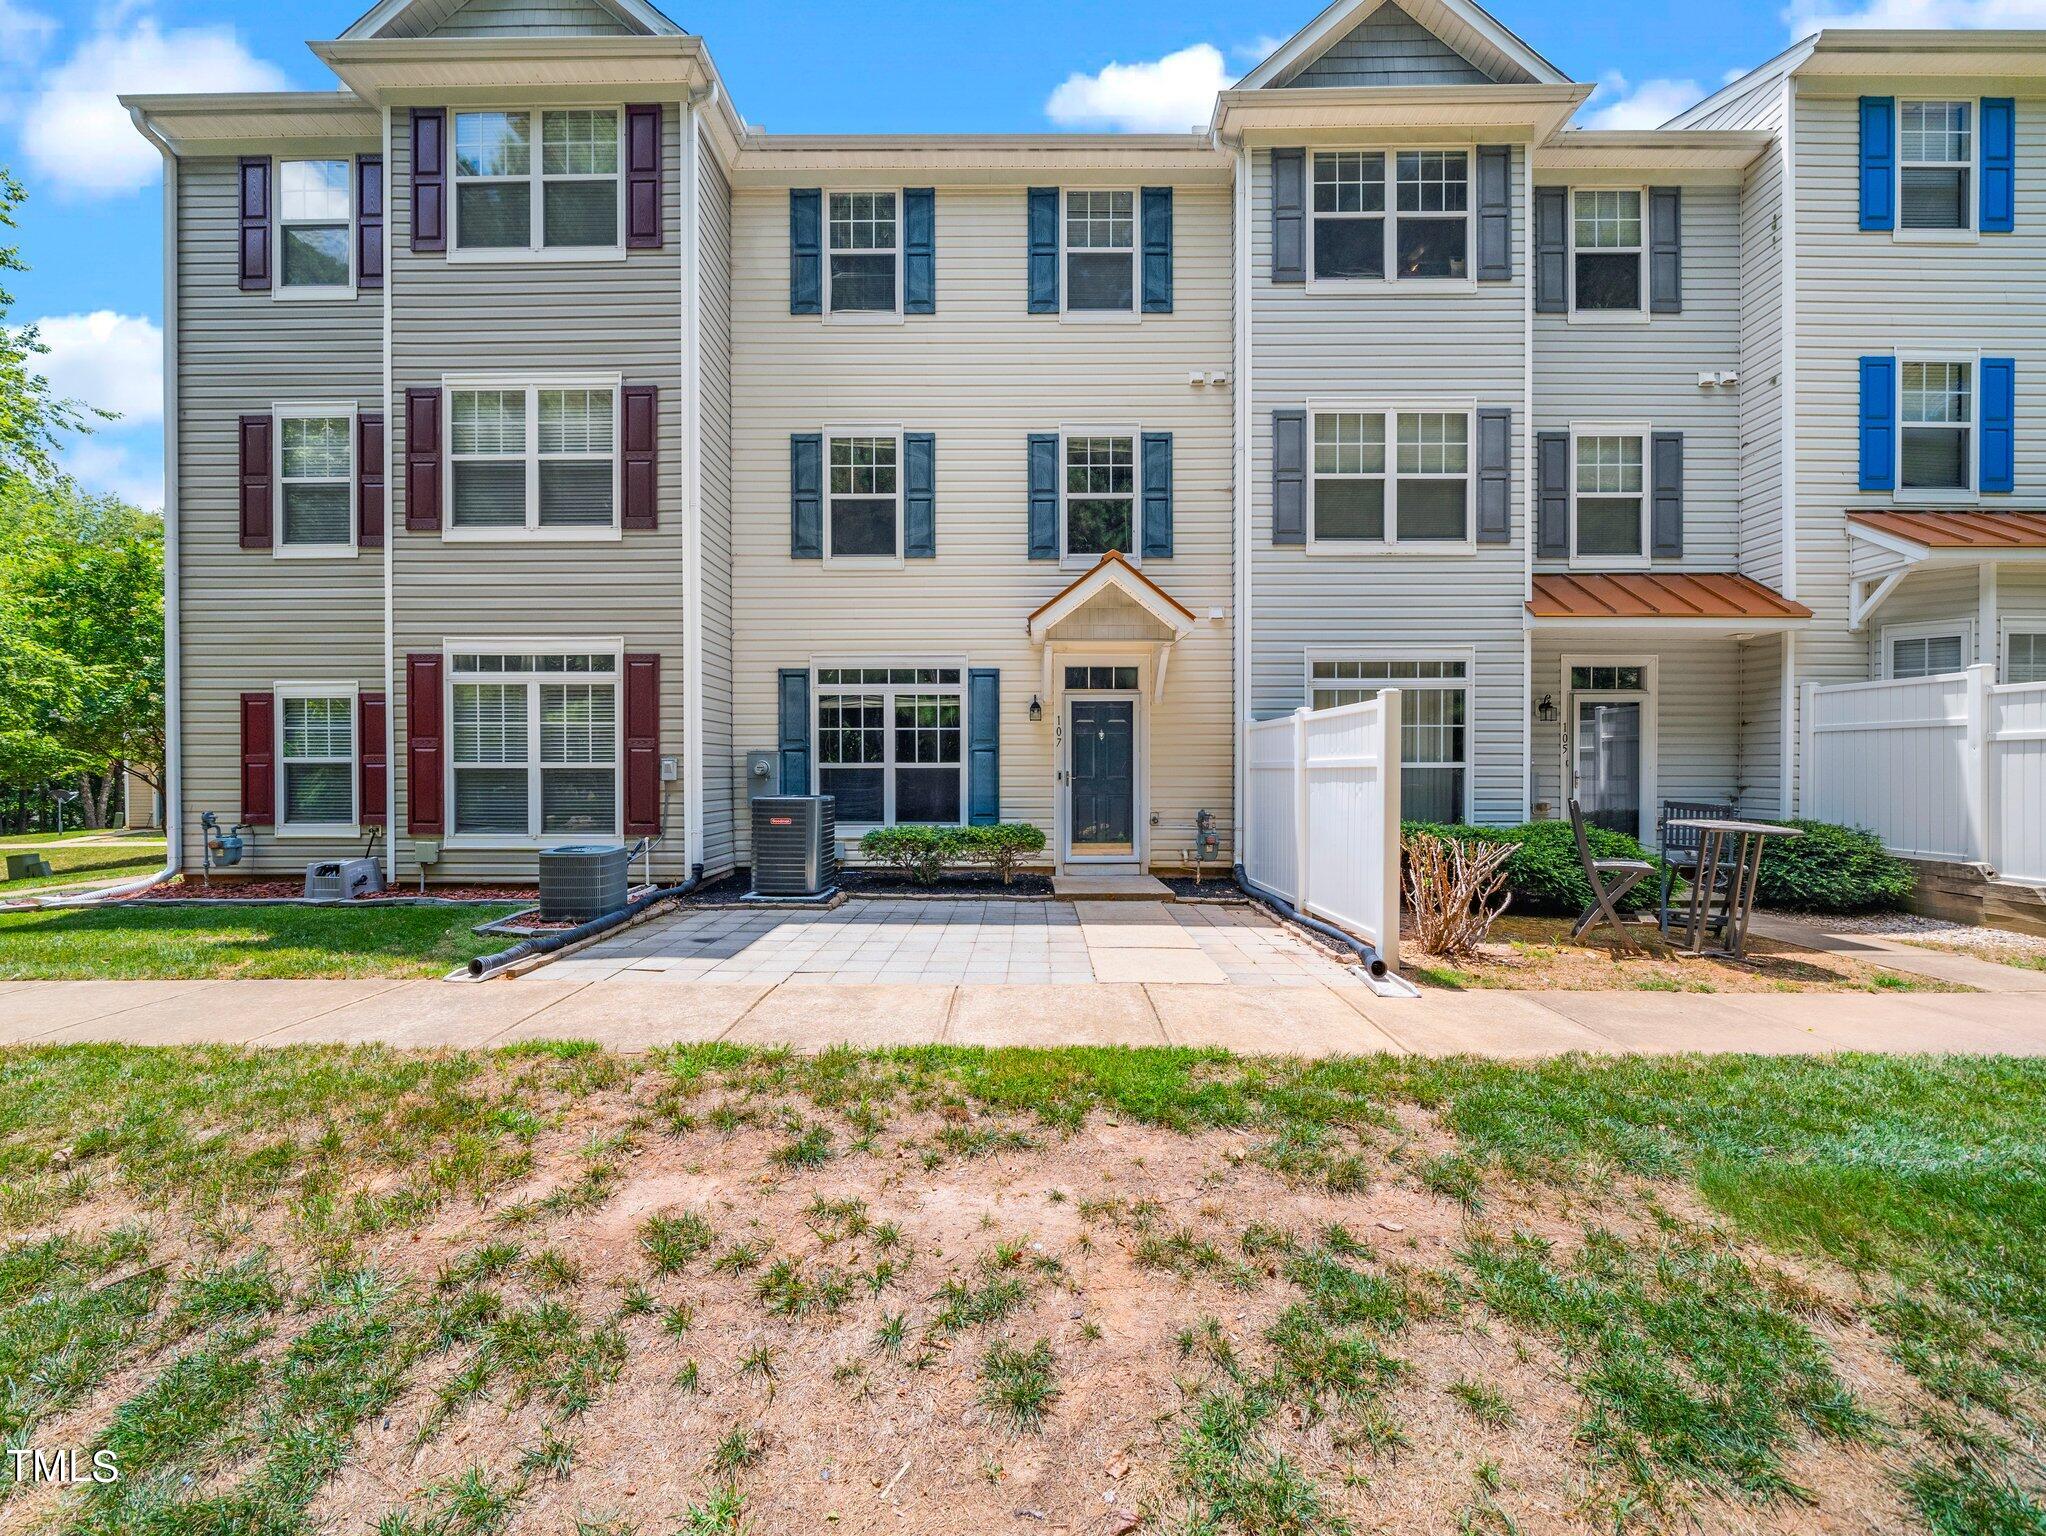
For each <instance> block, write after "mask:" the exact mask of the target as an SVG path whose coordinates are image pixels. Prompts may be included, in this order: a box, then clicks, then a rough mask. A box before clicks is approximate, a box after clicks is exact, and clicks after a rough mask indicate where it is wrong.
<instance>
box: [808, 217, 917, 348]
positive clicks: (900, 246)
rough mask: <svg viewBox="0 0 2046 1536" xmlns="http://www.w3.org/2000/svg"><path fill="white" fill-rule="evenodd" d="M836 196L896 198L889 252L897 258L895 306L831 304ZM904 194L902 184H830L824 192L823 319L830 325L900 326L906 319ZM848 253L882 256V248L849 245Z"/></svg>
mask: <svg viewBox="0 0 2046 1536" xmlns="http://www.w3.org/2000/svg"><path fill="white" fill-rule="evenodd" d="M834 197H892V198H894V199H895V245H894V247H893V248H892V250H891V251H890V252H888V253H887V254H891V255H893V256H894V258H895V307H894V308H893V309H835V308H833V307H832V303H831V257H832V254H833V248H832V244H831V200H832V199H833V198H834ZM902 209H903V197H902V188H900V187H828V188H826V189H825V192H824V206H823V220H824V230H823V246H824V271H823V287H824V319H825V322H826V323H827V324H829V325H900V324H902V320H903V305H902V300H903V281H904V272H903V269H904V267H905V266H906V265H907V264H908V263H907V257H906V252H905V248H904V243H903V228H902ZM846 254H848V255H858V256H879V255H882V254H884V253H883V252H882V251H880V250H878V249H876V250H863V249H859V248H857V247H848V248H847V252H846Z"/></svg>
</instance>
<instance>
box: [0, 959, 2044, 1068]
mask: <svg viewBox="0 0 2046 1536" xmlns="http://www.w3.org/2000/svg"><path fill="white" fill-rule="evenodd" d="M541 1039H575V1040H593V1041H596V1042H598V1043H600V1044H602V1045H605V1046H608V1047H610V1048H612V1049H616V1050H623V1051H640V1050H647V1049H650V1048H652V1047H656V1046H660V1045H667V1044H672V1043H676V1042H683V1041H710V1040H726V1041H731V1042H733V1043H735V1044H747V1045H789V1046H793V1047H795V1048H797V1049H799V1050H818V1049H822V1048H824V1047H826V1046H830V1045H836V1044H850V1045H854V1046H868V1047H871V1046H886V1045H913V1044H929V1043H933V1042H938V1043H946V1044H957V1045H988V1046H1000V1045H1021V1046H1051V1045H1083V1044H1084V1045H1154V1046H1158V1045H1179V1046H1219V1047H1222V1048H1224V1049H1227V1050H1232V1051H1242V1052H1257V1053H1273V1054H1285V1055H1301V1056H1321V1055H1339V1054H1358V1053H1369V1052H1392V1053H1412V1054H1418V1055H1429V1056H1440V1055H1456V1054H1472V1055H1482V1056H1500V1057H1539V1056H1553V1055H1559V1054H1562V1053H1564V1052H1567V1051H1586V1052H1594V1053H1608V1054H1620V1053H1646V1054H1662V1053H1673V1052H1694V1051H1695V1052H1714V1051H1742V1052H1758V1053H1765V1054H1785V1053H1791V1054H1796V1053H1804V1054H1824V1053H1829V1052H1835V1051H1898V1052H1916V1051H1925V1052H1961V1053H1991V1054H2011V1055H2030V1056H2036V1055H2046V1009H2042V1008H2041V1006H2040V998H2039V997H2038V996H2037V995H2036V994H2031V993H2024V992H2004V993H1988V992H1983V993H1913V994H1908V995H1902V996H1881V995H1874V994H1863V993H1853V994H1842V993H1834V994H1820V993H1794V994H1793V993H1715V994H1699V993H1660V992H1462V993H1448V992H1429V993H1426V994H1424V995H1423V996H1422V997H1420V998H1416V999H1388V998H1380V997H1377V996H1374V995H1373V994H1371V993H1370V992H1368V991H1366V990H1365V989H1364V988H1362V987H1360V986H1354V985H1323V984H1320V983H1306V984H1297V985H1292V986H1272V985H1269V984H1267V985H1239V984H1231V983H1223V984H1185V983H1168V982H1105V981H1093V982H1084V983H1074V984H1062V983H1057V982H1052V983H1031V984H1014V983H973V982H967V983H962V984H943V983H929V982H919V983H896V984H886V983H876V984H870V985H852V984H847V983H844V982H836V981H833V982H820V981H814V980H809V979H805V978H803V977H802V976H800V975H797V976H791V977H789V978H787V979H785V980H780V981H774V980H769V979H765V978H760V979H753V980H743V981H717V980H705V979H696V978H688V977H677V976H674V975H672V974H670V973H667V972H662V971H642V970H626V971H622V972H618V973H616V974H614V975H610V976H604V977H599V978H595V979H574V978H564V977H555V976H554V975H553V974H552V968H550V969H548V970H542V971H540V972H538V973H537V974H535V975H532V976H528V977H525V978H522V979H519V980H516V981H489V982H483V983H480V984H476V985H467V986H462V985H450V984H448V983H445V982H440V981H410V982H393V981H42V982H35V981H30V982H0V1045H22V1044H31V1043H32V1044H37V1045H58V1044H74V1043H81V1042H89V1041H123V1042H128V1043H132V1044H138V1045H187V1044H199V1043H212V1044H234V1045H248V1044H255V1045H293V1044H301V1043H310V1042H350V1043H353V1042H376V1043H380V1044H385V1045H391V1046H397V1047H406V1048H430V1047H468V1048H473V1047H479V1046H493V1045H507V1044H511V1043H513V1042H515V1041H521V1040H541Z"/></svg>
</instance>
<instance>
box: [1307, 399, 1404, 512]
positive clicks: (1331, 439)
mask: <svg viewBox="0 0 2046 1536" xmlns="http://www.w3.org/2000/svg"><path fill="white" fill-rule="evenodd" d="M1385 471H1386V462H1385V416H1384V414H1383V413H1382V412H1379V411H1322V412H1318V413H1317V414H1316V415H1315V418H1314V498H1313V500H1314V539H1315V542H1316V543H1318V544H1319V543H1338V542H1342V541H1346V540H1356V541H1359V542H1362V543H1366V544H1378V543H1383V542H1384V540H1385V503H1386V472H1385Z"/></svg>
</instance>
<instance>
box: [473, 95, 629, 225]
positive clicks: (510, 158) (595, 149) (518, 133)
mask: <svg viewBox="0 0 2046 1536" xmlns="http://www.w3.org/2000/svg"><path fill="white" fill-rule="evenodd" d="M536 117H537V118H538V119H539V128H540V131H539V145H538V153H537V154H536V153H535V145H534V142H533V120H534V118H536ZM619 117H620V114H619V112H618V111H617V109H616V108H610V107H595V108H592V107H575V108H563V109H559V110H553V109H550V110H547V111H543V112H537V113H536V112H530V111H491V112H457V113H456V114H455V197H454V227H455V239H454V248H455V250H456V251H457V252H484V253H490V254H497V255H503V254H508V253H517V252H520V251H557V252H583V253H589V252H598V253H601V252H610V251H616V250H620V249H622V248H623V245H624V233H623V225H622V220H623V206H624V200H623V198H622V197H621V195H620V191H619V180H620V178H619V163H620V160H621V158H622V157H621V155H620V151H619Z"/></svg>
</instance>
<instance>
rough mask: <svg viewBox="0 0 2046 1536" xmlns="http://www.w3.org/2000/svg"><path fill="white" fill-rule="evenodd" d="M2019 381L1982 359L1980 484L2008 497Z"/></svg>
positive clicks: (2006, 364)
mask: <svg viewBox="0 0 2046 1536" xmlns="http://www.w3.org/2000/svg"><path fill="white" fill-rule="evenodd" d="M1983 115H1984V116H1985V117H1986V116H1987V115H1988V114H1987V113H1984V114H1983ZM2017 380H2018V365H2017V362H2016V360H2015V359H2013V358H2008V357H1985V358H1983V359H1982V387H1981V396H1982V465H1981V473H1980V479H1979V481H1978V482H1977V483H1978V484H1979V486H1980V488H1981V489H1982V490H1983V491H1985V492H2000V493H2005V494H2007V493H2009V492H2010V491H2011V490H2013V489H2015V488H2016V479H2017V464H2016V461H2017V436H2018V390H2017Z"/></svg>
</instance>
